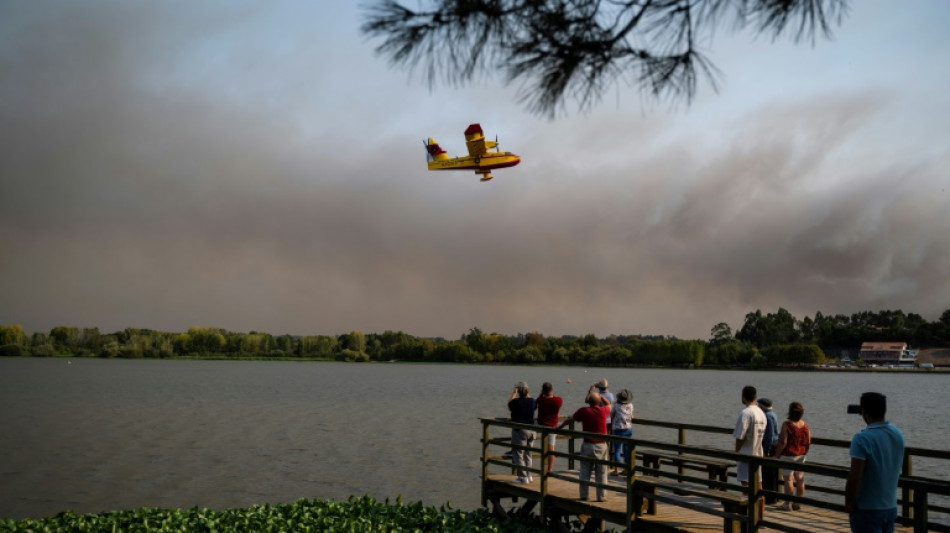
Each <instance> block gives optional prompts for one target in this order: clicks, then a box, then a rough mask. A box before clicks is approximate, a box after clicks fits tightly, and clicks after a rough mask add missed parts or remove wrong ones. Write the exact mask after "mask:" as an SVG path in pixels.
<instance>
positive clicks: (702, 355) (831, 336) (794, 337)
mask: <svg viewBox="0 0 950 533" xmlns="http://www.w3.org/2000/svg"><path fill="white" fill-rule="evenodd" d="M867 341H904V342H908V343H909V344H910V345H911V346H914V347H950V309H948V310H947V311H944V313H943V314H942V315H941V316H940V318H939V319H938V320H936V321H934V322H927V321H926V320H924V319H923V318H922V317H921V316H920V315H917V314H914V313H909V314H905V313H903V312H902V311H900V310H898V311H889V310H888V311H879V312H869V311H865V312H860V313H855V314H853V315H850V316H846V315H834V316H825V315H822V314H821V313H820V312H819V313H816V314H815V316H814V318H812V317H805V318H803V319H797V318H796V317H794V316H793V315H792V314H791V313H789V312H788V311H786V310H785V309H781V308H780V309H779V310H778V311H776V312H775V313H767V314H763V313H762V312H761V311H759V310H756V311H755V312H751V313H748V314H747V315H746V317H745V321H744V323H743V325H742V326H741V327H740V328H738V329H737V330H735V331H733V329H732V328H731V327H730V326H729V325H728V324H726V323H724V322H720V323H719V324H716V325H715V326H713V327H712V329H711V331H710V338H709V339H708V340H698V339H694V340H683V339H678V338H675V337H670V336H662V335H661V336H649V335H610V336H607V337H604V338H598V337H597V336H595V335H593V334H587V335H583V336H575V335H562V336H545V335H542V334H541V333H538V332H531V333H519V334H516V335H502V334H499V333H486V332H484V331H482V330H480V329H479V328H477V327H475V328H471V329H470V330H469V331H468V332H466V333H465V334H463V335H462V336H461V337H460V338H459V339H457V340H447V339H444V338H426V337H415V336H412V335H410V334H408V333H404V332H401V331H385V332H383V333H363V332H360V331H351V332H349V333H345V334H342V335H306V336H299V335H276V336H275V335H271V334H269V333H259V332H255V331H252V332H250V333H239V332H230V331H227V330H225V329H221V328H213V327H192V328H189V329H188V331H186V332H164V331H155V330H150V329H139V328H126V329H124V330H122V331H117V332H114V333H106V334H104V333H101V332H100V331H99V328H95V327H93V328H78V327H67V326H57V327H54V328H53V329H51V330H50V332H49V333H42V332H35V333H32V334H31V335H27V334H25V333H24V331H23V328H22V327H21V326H20V325H6V326H5V325H0V355H2V356H35V357H51V356H73V357H103V358H133V359H137V358H172V357H221V358H249V357H254V358H301V359H325V360H338V361H391V360H397V361H419V362H456V363H515V364H532V363H538V364H542V363H543V364H570V365H590V366H664V367H700V366H707V367H710V366H730V367H733V366H738V367H745V366H750V367H769V366H772V367H774V366H788V365H814V364H819V363H822V362H824V361H825V359H826V354H834V353H837V351H838V350H842V349H850V350H855V349H856V348H858V347H860V345H861V343H862V342H867Z"/></svg>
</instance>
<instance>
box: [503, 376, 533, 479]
mask: <svg viewBox="0 0 950 533" xmlns="http://www.w3.org/2000/svg"><path fill="white" fill-rule="evenodd" d="M536 408H537V404H536V403H535V401H534V398H532V397H531V392H530V391H529V390H528V384H527V383H525V382H524V381H519V382H518V383H517V384H515V390H513V391H512V392H511V396H510V397H509V398H508V410H509V411H510V412H511V421H512V422H518V423H519V424H532V425H533V424H534V411H535V409H536ZM536 438H537V433H536V432H535V431H534V430H531V429H521V428H514V429H512V430H511V444H512V446H513V447H512V452H511V454H512V461H513V462H514V464H515V467H516V468H517V470H518V478H517V479H516V480H515V483H531V482H532V481H534V479H533V478H532V477H531V471H530V470H528V468H531V450H525V449H519V448H515V447H514V446H531V445H532V444H533V443H534V439H536Z"/></svg>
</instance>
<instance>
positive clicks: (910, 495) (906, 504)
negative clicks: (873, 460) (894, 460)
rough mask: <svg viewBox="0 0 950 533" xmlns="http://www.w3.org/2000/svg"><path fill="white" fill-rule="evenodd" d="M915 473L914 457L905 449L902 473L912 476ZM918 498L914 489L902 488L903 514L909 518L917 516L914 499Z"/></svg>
mask: <svg viewBox="0 0 950 533" xmlns="http://www.w3.org/2000/svg"><path fill="white" fill-rule="evenodd" d="M913 473H914V460H913V459H912V457H911V455H910V454H909V453H907V452H906V451H905V452H904V464H903V465H901V475H902V476H910V475H913ZM916 498H917V494H916V491H915V490H914V489H912V488H910V487H907V486H905V487H904V488H903V489H901V500H903V503H902V504H901V516H903V517H904V518H908V519H914V518H917V517H916V516H914V509H915V506H914V500H915V499H916Z"/></svg>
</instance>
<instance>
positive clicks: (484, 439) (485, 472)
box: [482, 420, 491, 507]
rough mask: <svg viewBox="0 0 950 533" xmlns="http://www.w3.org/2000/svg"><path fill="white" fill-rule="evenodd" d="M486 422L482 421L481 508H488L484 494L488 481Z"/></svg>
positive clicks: (486, 497)
mask: <svg viewBox="0 0 950 533" xmlns="http://www.w3.org/2000/svg"><path fill="white" fill-rule="evenodd" d="M490 438H491V437H490V435H489V434H488V421H487V420H482V507H488V495H487V494H485V483H486V481H487V480H488V441H489V440H490Z"/></svg>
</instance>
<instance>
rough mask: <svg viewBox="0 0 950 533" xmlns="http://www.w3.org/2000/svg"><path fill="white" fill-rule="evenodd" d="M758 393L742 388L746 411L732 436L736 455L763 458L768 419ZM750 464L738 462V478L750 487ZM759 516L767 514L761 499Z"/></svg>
mask: <svg viewBox="0 0 950 533" xmlns="http://www.w3.org/2000/svg"><path fill="white" fill-rule="evenodd" d="M756 395H757V391H756V390H755V387H753V386H752V385H746V386H745V387H743V388H742V403H743V405H745V409H743V410H742V411H740V412H739V418H738V420H736V430H735V431H734V432H733V433H732V436H733V437H735V439H736V453H741V454H742V455H755V456H758V457H762V438H763V437H764V436H765V426H766V423H767V421H766V419H765V413H763V412H762V409H760V408H759V406H758V405H757V404H756V403H755V398H756ZM749 470H750V468H749V463H746V462H743V461H737V462H736V478H737V479H738V480H739V483H742V484H743V485H748V484H749V480H750V479H751V478H752V474H751V472H750V471H749ZM758 488H759V490H761V489H762V481H761V478H760V479H759V484H758ZM758 505H759V516H762V515H763V514H764V513H765V500H764V499H762V498H759V501H758Z"/></svg>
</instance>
